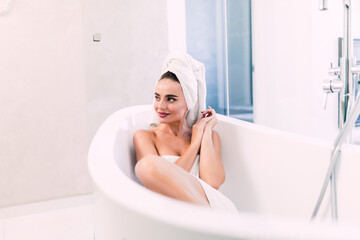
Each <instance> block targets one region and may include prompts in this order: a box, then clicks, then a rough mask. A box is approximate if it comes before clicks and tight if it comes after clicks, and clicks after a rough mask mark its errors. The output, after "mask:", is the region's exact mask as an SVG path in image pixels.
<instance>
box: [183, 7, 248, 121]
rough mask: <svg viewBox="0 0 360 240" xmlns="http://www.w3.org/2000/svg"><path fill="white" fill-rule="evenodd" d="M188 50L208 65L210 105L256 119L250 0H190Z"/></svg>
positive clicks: (233, 114)
mask: <svg viewBox="0 0 360 240" xmlns="http://www.w3.org/2000/svg"><path fill="white" fill-rule="evenodd" d="M185 16H186V46H187V52H188V53H189V54H190V55H192V56H193V57H194V58H195V59H197V60H199V61H201V62H203V63H204V64H205V67H206V81H207V99H206V102H207V105H209V106H212V107H213V108H214V109H215V110H216V111H217V112H218V113H220V114H224V115H229V116H231V117H235V118H239V119H243V120H247V121H253V114H252V113H253V101H252V60H251V2H250V0H186V1H185Z"/></svg>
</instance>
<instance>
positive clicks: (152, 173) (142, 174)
mask: <svg viewBox="0 0 360 240" xmlns="http://www.w3.org/2000/svg"><path fill="white" fill-rule="evenodd" d="M135 174H136V176H137V177H138V178H139V179H140V181H141V182H142V183H143V184H145V185H146V183H149V182H151V181H153V180H154V179H155V178H156V177H157V175H158V166H157V164H156V161H155V156H150V155H149V156H145V157H144V158H142V159H140V161H138V162H137V164H136V165H135Z"/></svg>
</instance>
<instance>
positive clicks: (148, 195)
mask: <svg viewBox="0 0 360 240" xmlns="http://www.w3.org/2000/svg"><path fill="white" fill-rule="evenodd" d="M151 107H152V105H137V106H131V107H127V108H123V109H120V110H118V111H116V112H114V113H113V114H111V115H110V116H109V117H108V118H107V119H106V120H105V121H104V123H103V124H102V125H101V127H100V128H99V129H98V131H97V132H96V134H95V136H94V138H93V141H92V142H91V145H90V149H89V154H88V168H89V172H90V175H91V177H92V179H93V182H94V184H95V186H96V188H97V189H98V190H97V191H99V192H101V193H102V194H104V195H105V196H106V197H107V198H109V199H111V200H112V201H114V202H116V203H118V204H120V205H122V206H123V207H126V208H128V209H130V210H131V211H134V212H136V213H139V214H144V215H146V216H147V217H150V218H154V219H156V220H157V221H159V222H163V223H165V224H170V225H176V226H179V227H182V228H185V229H190V230H193V231H200V232H206V233H211V234H215V235H226V236H229V237H239V236H242V237H250V236H254V234H255V235H259V234H260V235H261V234H267V233H268V231H271V232H273V227H274V226H275V229H276V226H284V224H285V225H287V226H288V227H287V230H288V232H287V234H289V231H291V232H292V234H293V236H294V237H296V236H299V234H300V236H301V235H303V234H306V233H308V234H310V235H311V234H314V233H315V234H316V233H318V234H319V235H323V231H320V230H321V229H322V228H323V227H325V228H326V229H327V230H328V228H329V227H331V229H333V230H332V231H330V232H331V234H330V233H329V232H328V233H329V234H326V235H327V237H329V239H331V238H332V237H334V236H337V233H343V231H342V229H343V228H345V229H347V228H348V225H346V226H344V225H343V224H336V225H335V224H333V223H330V222H322V223H317V222H314V223H313V224H309V221H306V220H305V219H300V218H288V217H286V218H284V217H278V216H266V215H263V214H261V217H260V216H259V214H255V213H244V212H241V213H239V214H232V213H228V212H222V211H216V210H213V209H208V208H205V207H199V206H195V205H193V204H189V203H185V202H182V201H178V200H175V199H171V198H168V197H166V196H163V195H160V194H157V193H154V192H152V191H150V190H148V189H146V188H144V187H143V186H141V185H139V184H138V183H136V182H134V181H133V180H132V179H130V178H129V177H127V176H126V175H125V174H124V173H123V172H122V170H121V169H120V168H119V167H118V165H117V164H116V162H115V161H111V160H110V159H113V157H114V155H113V154H112V152H113V151H112V149H113V146H112V145H111V144H105V143H108V142H112V141H109V139H112V140H113V141H114V140H115V139H116V135H117V131H118V129H120V124H119V123H120V122H121V120H125V119H128V117H129V116H133V114H134V113H138V112H142V111H149V110H150V109H151ZM218 116H219V121H225V122H228V123H235V124H241V125H243V126H244V127H246V128H249V129H253V130H256V131H267V132H268V133H270V134H276V135H279V134H280V135H282V136H283V137H291V138H294V139H296V140H301V139H302V140H306V141H312V142H313V143H314V144H317V145H318V144H320V145H322V146H327V147H329V146H331V143H330V144H329V143H328V142H325V141H323V140H319V139H313V138H309V137H306V136H299V135H296V134H292V133H287V132H282V131H280V130H276V129H270V128H267V127H263V126H259V125H256V126H254V125H255V124H252V123H248V122H244V121H240V120H237V119H231V118H227V117H225V116H222V115H218ZM114 124H115V126H117V131H114V127H113V126H114ZM299 138H300V139H299ZM104 139H108V141H103V140H104ZM98 149H101V150H102V151H98ZM99 159H107V160H108V161H106V162H104V161H103V160H99ZM105 163H106V164H105ZM114 182H116V183H118V184H117V188H114ZM119 183H121V189H123V191H124V190H126V191H127V192H129V193H131V196H130V194H129V195H126V196H124V194H123V191H120V190H119V189H120V187H119ZM141 199H151V201H142V200H141ZM150 203H151V204H150ZM164 203H166V204H164ZM158 209H161V211H158ZM186 211H188V212H191V214H192V217H191V218H188V217H187V216H184V214H183V213H184V212H186ZM169 212H171V213H172V214H169ZM219 219H220V221H219ZM289 219H291V221H290V222H289ZM221 220H223V221H221ZM225 220H226V221H225ZM250 223H251V224H250ZM253 223H256V224H255V225H254V224H253ZM279 224H280V225H279ZM254 226H255V227H254ZM299 226H302V227H301V228H299ZM315 226H317V227H315ZM259 228H260V229H261V232H259ZM299 229H301V232H299V231H300V230H299ZM304 230H305V231H304ZM339 231H340V232H339ZM278 234H279V237H281V235H283V233H282V232H278Z"/></svg>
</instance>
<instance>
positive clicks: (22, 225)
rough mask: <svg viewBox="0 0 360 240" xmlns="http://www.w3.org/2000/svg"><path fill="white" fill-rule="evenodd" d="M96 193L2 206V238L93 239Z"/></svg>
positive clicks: (39, 239) (20, 239)
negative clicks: (93, 209)
mask: <svg viewBox="0 0 360 240" xmlns="http://www.w3.org/2000/svg"><path fill="white" fill-rule="evenodd" d="M93 229H94V227H93V211H92V196H82V197H75V198H67V199H60V200H53V201H47V202H41V203H35V204H28V205H22V206H17V207H11V208H3V209H0V240H25V239H26V240H32V239H36V240H93V239H94V233H93Z"/></svg>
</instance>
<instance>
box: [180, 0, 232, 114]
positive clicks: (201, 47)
mask: <svg viewBox="0 0 360 240" xmlns="http://www.w3.org/2000/svg"><path fill="white" fill-rule="evenodd" d="M221 2H222V1H218V0H186V5H185V6H186V44H187V52H188V53H189V54H190V55H191V56H193V57H194V58H195V59H197V60H199V61H200V62H203V63H204V64H205V69H206V72H205V75H206V87H207V97H206V104H207V105H208V106H211V107H212V108H214V109H215V111H216V112H217V113H220V114H226V95H225V94H224V93H225V92H226V85H225V84H226V81H225V63H224V29H223V18H224V17H223V11H222V4H221Z"/></svg>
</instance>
